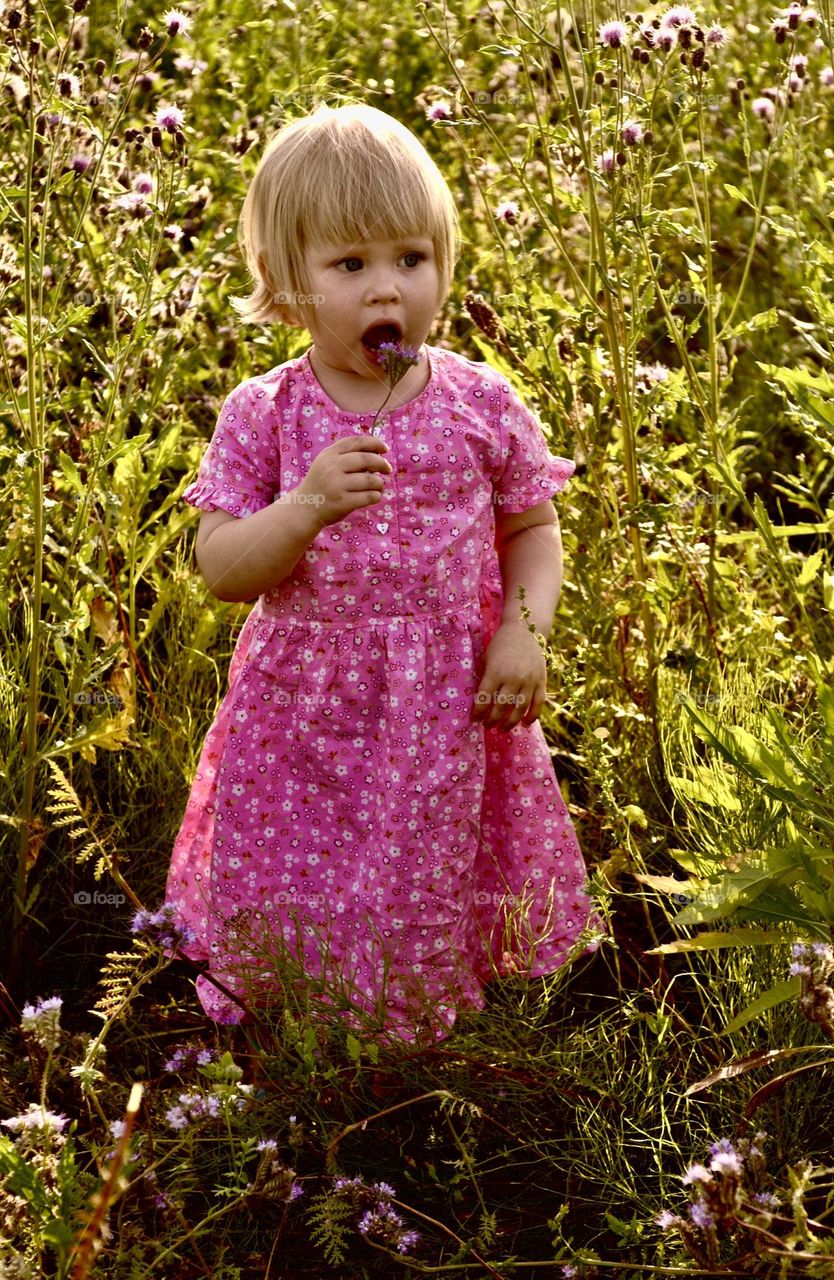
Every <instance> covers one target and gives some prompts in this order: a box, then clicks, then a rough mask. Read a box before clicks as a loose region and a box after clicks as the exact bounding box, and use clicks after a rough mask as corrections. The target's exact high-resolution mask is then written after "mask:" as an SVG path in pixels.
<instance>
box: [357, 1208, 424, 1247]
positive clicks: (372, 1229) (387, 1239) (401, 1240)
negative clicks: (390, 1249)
mask: <svg viewBox="0 0 834 1280" xmlns="http://www.w3.org/2000/svg"><path fill="white" fill-rule="evenodd" d="M404 1226H405V1223H404V1222H403V1220H402V1218H401V1217H400V1215H399V1214H398V1213H397V1212H396V1211H395V1210H394V1209H392V1208H391V1205H390V1204H380V1205H377V1206H376V1207H375V1208H373V1209H368V1210H367V1211H366V1212H365V1213H364V1214H363V1215H362V1217H361V1218H360V1219H359V1222H358V1223H357V1224H356V1228H357V1230H358V1231H359V1232H360V1233H361V1234H362V1235H363V1236H364V1235H371V1236H379V1237H380V1238H381V1239H382V1240H383V1242H384V1243H385V1244H390V1245H393V1246H394V1247H395V1248H396V1249H397V1251H398V1252H399V1253H405V1251H406V1249H407V1248H408V1247H409V1246H410V1245H411V1244H413V1243H414V1242H415V1241H417V1240H418V1239H419V1236H418V1234H417V1232H416V1231H409V1232H406V1231H404V1230H403V1228H404Z"/></svg>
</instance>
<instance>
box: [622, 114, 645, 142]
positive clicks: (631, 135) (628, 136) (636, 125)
mask: <svg viewBox="0 0 834 1280" xmlns="http://www.w3.org/2000/svg"><path fill="white" fill-rule="evenodd" d="M642 137H643V126H642V125H641V124H640V122H639V121H638V120H626V122H625V124H624V125H623V142H625V143H626V144H627V146H629V147H633V146H635V145H636V144H637V143H638V142H639V141H640V140H641V138H642Z"/></svg>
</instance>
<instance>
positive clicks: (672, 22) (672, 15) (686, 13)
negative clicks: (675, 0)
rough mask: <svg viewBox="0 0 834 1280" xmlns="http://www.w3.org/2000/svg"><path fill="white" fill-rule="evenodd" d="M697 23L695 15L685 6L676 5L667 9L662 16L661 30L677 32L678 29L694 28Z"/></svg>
mask: <svg viewBox="0 0 834 1280" xmlns="http://www.w3.org/2000/svg"><path fill="white" fill-rule="evenodd" d="M696 22H697V18H696V17H695V14H694V13H693V12H692V10H691V9H690V8H688V7H687V5H685V4H676V5H675V6H674V7H673V8H671V9H667V10H666V12H665V13H664V14H663V15H662V16H661V19H660V26H661V29H663V28H665V29H666V30H667V31H669V30H675V29H676V28H677V27H694V26H695V24H696Z"/></svg>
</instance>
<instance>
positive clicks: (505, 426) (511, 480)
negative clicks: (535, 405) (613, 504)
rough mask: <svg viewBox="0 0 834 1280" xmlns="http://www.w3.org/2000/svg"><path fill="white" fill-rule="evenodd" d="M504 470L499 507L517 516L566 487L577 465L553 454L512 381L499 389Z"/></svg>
mask: <svg viewBox="0 0 834 1280" xmlns="http://www.w3.org/2000/svg"><path fill="white" fill-rule="evenodd" d="M499 395H500V410H499V415H498V425H499V434H500V440H501V460H502V467H501V471H500V474H498V475H497V477H496V478H495V480H494V481H493V491H494V496H493V500H494V502H495V504H496V507H497V508H498V509H500V510H501V511H503V512H505V513H506V514H510V515H514V514H516V513H517V512H519V511H528V510H529V509H530V507H535V506H538V504H539V503H540V502H544V501H545V499H546V498H550V497H552V496H553V494H554V493H558V492H559V491H560V490H561V489H563V488H564V486H565V484H566V483H567V481H568V480H570V478H571V476H572V475H573V473H574V471H575V470H576V463H575V462H571V461H570V459H568V458H560V457H558V456H557V455H555V454H552V453H551V452H550V450H549V449H548V447H547V441H546V440H545V437H544V434H543V431H542V426H541V423H540V422H539V419H538V417H537V416H536V414H535V413H533V411H532V410H531V409H528V408H527V406H526V405H525V404H524V402H523V401H522V400H521V398H520V396H519V395H518V394H517V393H516V391H515V389H514V388H513V387H512V386H510V384H509V383H508V382H502V383H501V384H500V386H499Z"/></svg>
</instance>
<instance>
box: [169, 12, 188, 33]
mask: <svg viewBox="0 0 834 1280" xmlns="http://www.w3.org/2000/svg"><path fill="white" fill-rule="evenodd" d="M162 21H163V24H164V26H165V29H166V31H167V32H168V35H169V36H176V35H180V36H187V35H188V33H189V32H190V30H191V19H190V18H189V16H188V14H187V13H183V12H182V10H181V9H169V10H168V12H167V13H163V15H162Z"/></svg>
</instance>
